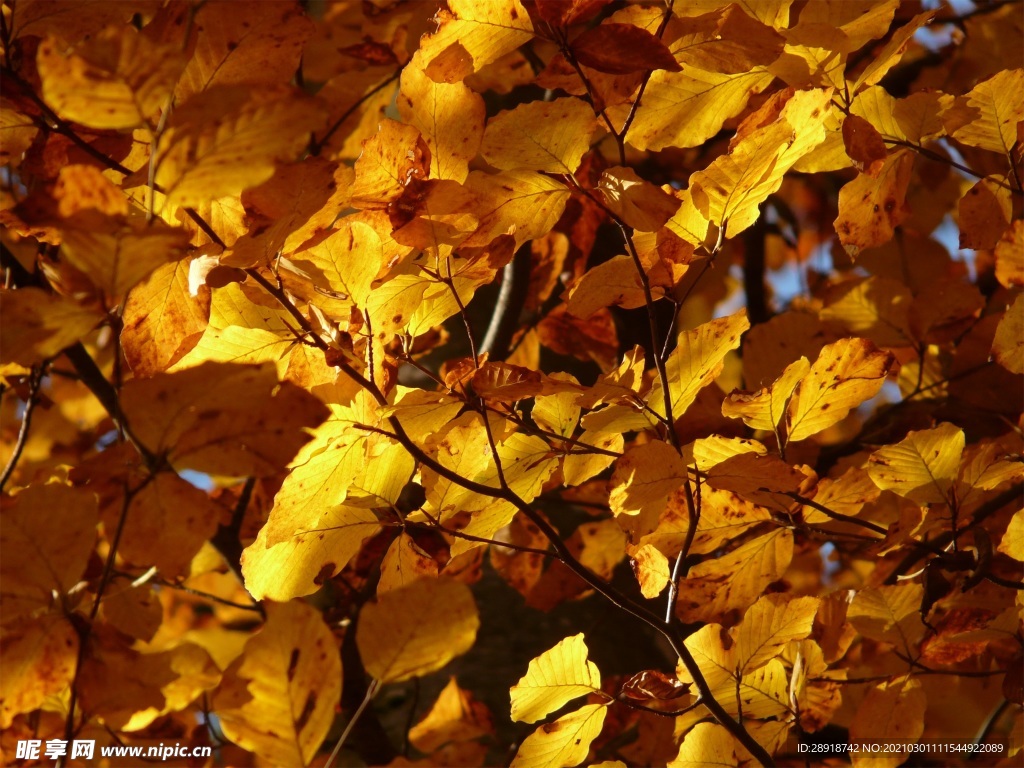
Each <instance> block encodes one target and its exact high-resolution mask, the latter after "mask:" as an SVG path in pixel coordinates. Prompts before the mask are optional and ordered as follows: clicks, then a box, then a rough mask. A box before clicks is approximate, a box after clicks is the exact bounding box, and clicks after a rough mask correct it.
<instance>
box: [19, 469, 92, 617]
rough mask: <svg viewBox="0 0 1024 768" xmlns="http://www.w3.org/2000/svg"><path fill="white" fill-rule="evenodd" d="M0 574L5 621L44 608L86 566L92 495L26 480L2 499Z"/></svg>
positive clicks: (73, 580) (72, 583)
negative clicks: (25, 484) (28, 483)
mask: <svg viewBox="0 0 1024 768" xmlns="http://www.w3.org/2000/svg"><path fill="white" fill-rule="evenodd" d="M4 501H5V504H4V507H3V519H4V523H3V526H2V527H0V553H2V557H0V574H2V577H3V587H2V592H0V594H3V599H4V621H5V622H6V621H9V620H11V619H14V618H16V617H17V616H21V615H25V614H30V613H34V612H36V611H38V610H39V609H45V608H49V607H50V606H51V604H52V603H53V602H54V600H56V599H59V597H55V596H63V595H67V594H68V592H69V590H70V589H71V588H72V587H74V586H75V584H76V583H78V581H79V579H81V578H82V573H83V571H85V566H86V563H87V562H88V560H89V555H90V554H91V553H92V551H93V547H94V546H95V544H96V523H97V522H98V519H97V515H96V500H95V498H94V497H93V495H92V493H89V492H82V491H80V490H76V489H73V488H69V487H68V486H66V485H57V484H53V483H51V484H49V485H31V486H29V487H28V488H26V489H25V490H23V491H22V492H21V493H19V494H18V495H17V496H15V497H14V498H13V499H11V498H9V497H8V498H7V499H5V500H4Z"/></svg>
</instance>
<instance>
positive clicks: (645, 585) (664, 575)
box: [632, 544, 671, 600]
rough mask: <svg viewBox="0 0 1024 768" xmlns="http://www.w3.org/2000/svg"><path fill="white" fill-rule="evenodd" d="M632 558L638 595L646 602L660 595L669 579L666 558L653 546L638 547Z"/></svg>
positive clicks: (669, 574)
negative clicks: (638, 588)
mask: <svg viewBox="0 0 1024 768" xmlns="http://www.w3.org/2000/svg"><path fill="white" fill-rule="evenodd" d="M632 558H633V573H635V574H636V580H637V581H638V582H639V584H640V594H642V595H643V596H644V597H646V598H647V599H648V600H649V599H651V598H654V597H657V596H658V595H660V594H661V591H662V590H663V589H665V587H666V586H668V582H669V579H670V577H671V573H670V569H669V563H668V558H667V557H665V555H663V554H662V553H661V550H660V549H658V548H657V547H655V546H654V545H653V544H644V545H643V546H641V547H639V548H638V549H637V550H636V551H635V552H634V553H633V555H632Z"/></svg>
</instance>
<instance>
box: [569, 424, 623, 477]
mask: <svg viewBox="0 0 1024 768" xmlns="http://www.w3.org/2000/svg"><path fill="white" fill-rule="evenodd" d="M577 442H579V443H582V444H583V445H592V446H594V447H595V448H603V449H604V450H606V451H614V452H615V453H621V452H622V446H623V444H624V443H625V440H624V439H623V437H622V434H621V433H620V432H592V431H590V430H586V431H584V432H583V434H582V435H580V436H579V437H578V438H577ZM613 461H615V457H614V456H609V455H607V454H603V453H570V454H568V455H567V456H566V457H565V458H564V459H563V460H562V479H563V480H565V484H566V485H580V484H581V483H583V482H585V481H587V480H589V479H590V478H592V477H594V475H596V474H598V473H599V472H603V471H604V470H605V469H607V468H608V467H609V466H611V463H612V462H613Z"/></svg>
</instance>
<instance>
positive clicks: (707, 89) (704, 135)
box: [608, 67, 773, 151]
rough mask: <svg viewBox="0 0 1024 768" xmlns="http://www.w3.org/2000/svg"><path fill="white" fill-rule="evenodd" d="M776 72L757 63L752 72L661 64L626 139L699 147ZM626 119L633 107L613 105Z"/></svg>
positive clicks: (617, 117) (615, 114) (644, 145)
mask: <svg viewBox="0 0 1024 768" xmlns="http://www.w3.org/2000/svg"><path fill="white" fill-rule="evenodd" d="M772 80H773V75H771V74H770V73H768V72H766V71H765V70H764V69H763V68H761V67H757V68H754V69H752V70H750V71H748V72H740V73H737V74H732V75H729V74H721V73H718V72H705V71H704V70H701V69H698V68H696V67H684V68H683V71H682V72H669V71H668V70H664V69H660V70H658V71H656V72H655V73H654V74H652V75H651V78H650V81H649V83H648V86H647V90H645V91H644V98H643V101H642V102H641V105H640V107H639V109H637V113H636V119H635V120H634V121H633V124H632V125H631V126H630V128H629V133H628V134H627V135H626V140H627V141H628V142H629V143H630V144H631V145H632V146H634V147H636V148H637V149H641V150H650V151H657V150H659V149H664V148H665V147H696V146H699V145H700V144H703V143H704V142H705V141H707V140H708V139H709V138H711V137H712V136H714V135H715V134H716V133H718V131H720V130H721V129H722V126H723V125H724V124H725V121H726V120H729V119H731V118H733V117H735V116H736V115H738V114H739V113H740V112H742V111H743V108H744V107H746V105H747V102H748V101H749V100H750V97H751V96H753V95H755V94H758V93H760V92H761V91H763V90H764V89H765V88H767V87H768V85H769V84H770V83H771V81H772ZM608 111H609V113H610V115H611V116H612V120H613V121H615V122H616V123H618V124H621V123H622V122H623V121H624V120H625V119H626V116H627V115H628V112H629V106H628V105H625V106H622V107H613V108H611V109H609V110H608Z"/></svg>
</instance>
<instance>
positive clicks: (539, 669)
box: [512, 634, 601, 723]
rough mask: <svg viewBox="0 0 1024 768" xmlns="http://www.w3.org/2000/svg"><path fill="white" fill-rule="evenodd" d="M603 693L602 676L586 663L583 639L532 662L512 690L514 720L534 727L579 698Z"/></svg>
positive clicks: (574, 639)
mask: <svg viewBox="0 0 1024 768" xmlns="http://www.w3.org/2000/svg"><path fill="white" fill-rule="evenodd" d="M600 690H601V673H600V672H598V669H597V665H595V664H594V662H592V661H589V660H588V659H587V645H586V643H585V642H584V641H583V635H582V634H580V635H573V636H572V637H567V638H565V639H564V640H562V641H561V642H559V643H558V644H557V645H556V646H555V647H554V648H551V649H550V650H547V651H545V652H544V653H542V654H541V655H540V656H538V657H537V658H535V659H534V660H533V661H531V662H530V668H529V669H528V670H527V672H526V675H524V676H523V677H522V678H520V680H519V682H518V683H516V684H515V685H514V686H512V719H513V720H517V721H521V722H526V723H535V722H537V721H538V720H540V719H541V718H544V717H547V716H548V715H549V714H551V713H552V712H554V711H556V710H558V709H561V708H562V707H563V706H564V705H565V704H567V703H568V702H570V701H572V700H573V699H575V698H578V697H579V696H586V695H587V694H588V693H594V692H596V691H600Z"/></svg>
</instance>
